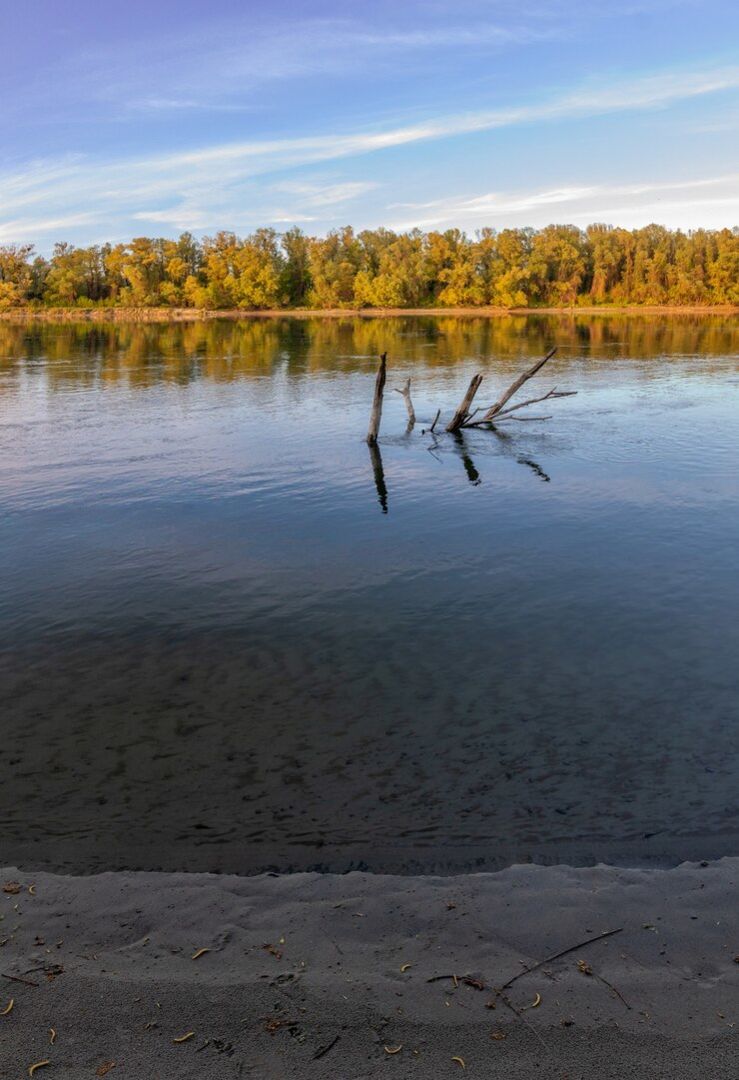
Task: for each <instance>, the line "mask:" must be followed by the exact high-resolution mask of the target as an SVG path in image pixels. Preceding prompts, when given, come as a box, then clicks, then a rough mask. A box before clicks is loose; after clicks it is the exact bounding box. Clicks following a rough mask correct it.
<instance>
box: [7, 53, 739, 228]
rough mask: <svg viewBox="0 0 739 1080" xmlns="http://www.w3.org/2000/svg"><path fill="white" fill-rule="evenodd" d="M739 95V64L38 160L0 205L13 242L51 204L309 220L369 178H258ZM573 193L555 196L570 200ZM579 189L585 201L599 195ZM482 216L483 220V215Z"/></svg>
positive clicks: (106, 211) (58, 211)
mask: <svg viewBox="0 0 739 1080" xmlns="http://www.w3.org/2000/svg"><path fill="white" fill-rule="evenodd" d="M737 88H739V67H724V68H717V69H709V70H703V71H693V72H672V73H667V74H659V75H653V76H649V77H645V78H641V79H631V80H628V81H623V80H622V81H619V82H616V83H612V84H611V85H604V84H602V83H601V84H599V85H595V84H591V85H588V86H583V87H580V88H579V89H577V90H575V91H572V92H569V93H561V94H559V95H553V96H551V97H549V98H548V99H547V100H544V101H539V102H536V103H527V104H524V105H511V106H507V107H502V108H495V109H488V110H481V111H477V112H465V113H457V114H454V115H447V116H440V117H436V118H430V119H426V120H424V121H422V122H419V123H417V124H412V125H401V126H395V125H386V126H384V127H380V126H378V127H376V128H374V129H371V130H368V129H363V130H359V131H354V132H348V133H347V132H344V133H330V134H325V133H324V134H315V135H300V136H297V137H292V138H283V139H265V140H250V141H242V142H227V143H221V144H217V145H212V146H205V147H197V148H193V149H191V150H184V151H178V152H174V153H167V154H157V155H153V156H149V157H139V158H132V159H125V160H120V159H114V160H99V159H95V158H92V157H86V158H80V157H75V158H68V159H65V160H61V161H50V162H49V161H47V162H34V163H29V164H28V165H26V166H25V167H24V168H19V169H17V170H15V171H6V172H5V173H0V207H2V212H4V213H5V214H6V215H11V214H12V215H13V217H14V219H15V221H16V225H13V223H12V222H7V221H6V223H5V225H4V226H3V228H4V235H6V236H7V235H8V229H10V228H13V227H20V224H21V219H22V214H23V213H24V212H26V211H30V210H32V209H33V208H38V207H43V215H42V216H43V217H45V218H49V219H52V220H54V219H62V218H65V217H69V216H70V215H75V214H79V213H85V214H86V215H98V216H99V218H100V220H101V221H106V222H110V220H111V219H118V220H119V221H123V220H130V219H133V220H144V219H146V220H149V221H158V222H160V223H162V224H168V225H172V226H174V227H176V228H186V227H189V228H194V229H197V228H211V227H213V226H217V225H230V224H232V222H233V220H234V219H237V220H238V219H239V218H240V217H241V215H242V213H243V211H242V210H241V208H242V207H243V206H244V205H248V203H247V199H249V200H251V205H252V206H253V208H254V212H255V213H256V212H260V213H261V214H262V221H268V220H276V218H275V217H272V218H270V217H269V216H268V214H269V212H270V205H269V203H270V201H271V202H272V208H273V209H272V213H277V212H278V211H277V210H274V199H273V196H274V193H282V194H288V195H291V196H292V198H293V202H294V204H295V205H291V206H286V205H283V206H282V207H280V208H279V212H280V213H281V214H284V215H287V216H288V217H292V216H293V215H296V216H297V217H298V218H300V214H301V213H303V212H305V213H306V214H308V211H309V210H310V208H311V207H312V208H314V209H315V208H319V207H327V208H328V207H330V206H331V205H332V204H335V203H338V202H341V201H345V200H346V199H348V198H351V197H353V196H355V195H356V194H360V193H364V192H367V191H369V190H370V188H369V186H368V185H369V181H368V182H366V183H362V182H355V181H344V180H341V179H338V180H332V181H331V183H329V184H328V185H321V184H320V183H316V182H314V181H312V180H304V179H303V178H301V177H300V176H298V177H297V178H295V179H293V178H292V177H287V178H281V179H280V180H279V181H276V182H272V183H271V184H270V185H269V187H268V186H267V185H265V183H264V181H263V180H262V182H261V183H257V181H256V178H258V177H260V176H261V177H264V176H267V175H268V174H273V175H274V174H279V173H280V172H284V171H289V170H293V171H294V170H297V169H300V168H303V167H307V166H314V165H316V164H318V163H323V162H328V161H336V160H340V159H348V158H352V157H357V156H359V155H367V154H373V153H377V152H379V151H383V150H389V149H392V148H395V147H402V146H408V145H411V144H414V143H422V142H430V141H433V140H441V139H449V138H452V137H456V136H459V135H463V134H467V135H469V134H474V133H483V132H487V131H493V130H495V129H501V128H509V127H516V126H522V125H530V124H536V123H549V122H564V121H572V120H575V121H576V120H580V119H584V118H586V117H595V116H603V115H607V114H610V113H617V112H625V111H638V110H642V111H643V110H649V109H660V108H666V107H668V106H670V105H673V104H675V103H677V102H681V101H686V100H689V99H695V98H699V97H705V96H707V95H710V94H716V93H719V92H722V91H729V90H736V89H737ZM291 184H292V185H293V186H292V190H291V189H290V185H291ZM286 185H287V186H286ZM568 190H569V189H563V191H564V194H563V193H562V192H560V193H559V194H558V195H551V196H550V197H551V198H557V199H558V200H559V201H564V202H567V200H568V196H567V191H568ZM573 190H574V191H575V193H576V196H577V197H580V198H582V197H585V196H586V195H587V192H588V190H589V189H587V188H585V189H583V188H581V187H578V188H576V189H573ZM483 198H484V197H483ZM283 203H284V200H283ZM491 209H492V208H491ZM522 209H526V207H522ZM450 212H451V209H450ZM454 212H455V213H457V214H459V215H460V217H462V216H464V214H465V213H468V212H469V211H467V210H466V209H465V207H464V205H463V204H461V203H459V204H458V205H457V207H456V210H455V211H454ZM474 212H480V213H482V212H483V208H482V207H478V208H477V210H476V211H474ZM306 219H307V218H304V220H306ZM281 220H285V218H284V217H283V218H281ZM18 238H19V239H22V236H19V237H18Z"/></svg>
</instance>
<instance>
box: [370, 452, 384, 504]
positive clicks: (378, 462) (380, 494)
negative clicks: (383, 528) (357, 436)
mask: <svg viewBox="0 0 739 1080" xmlns="http://www.w3.org/2000/svg"><path fill="white" fill-rule="evenodd" d="M369 452H370V461H371V462H372V472H373V473H374V477H375V488H376V489H377V500H378V502H379V504H380V506H381V507H382V512H383V514H386V513H387V486H386V484H385V470H384V469H383V467H382V455H381V453H380V447H379V446H378V445H377V443H376V442H371V443H369Z"/></svg>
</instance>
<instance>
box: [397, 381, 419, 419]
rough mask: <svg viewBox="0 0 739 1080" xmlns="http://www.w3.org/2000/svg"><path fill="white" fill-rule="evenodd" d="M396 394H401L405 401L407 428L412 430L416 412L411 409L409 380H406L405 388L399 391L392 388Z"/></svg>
mask: <svg viewBox="0 0 739 1080" xmlns="http://www.w3.org/2000/svg"><path fill="white" fill-rule="evenodd" d="M393 390H394V391H395V393H396V394H401V395H402V397H403V400H404V401H405V407H406V409H407V410H408V426H409V428H412V427H413V425H414V424H415V422H416V411H415V409H414V408H413V402H412V401H411V380H410V379H406V381H405V386H404V387H402V389H399V388H398V387H397V386H394V387H393Z"/></svg>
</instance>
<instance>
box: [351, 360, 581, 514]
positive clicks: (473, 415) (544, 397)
mask: <svg viewBox="0 0 739 1080" xmlns="http://www.w3.org/2000/svg"><path fill="white" fill-rule="evenodd" d="M556 351H557V350H556V348H554V349H550V350H549V352H548V353H547V354H546V356H544V357H542V359H541V360H537V361H536V363H535V364H533V365H532V366H531V367H530V368H528V370H527V371H524V372H523V374H521V375H519V376H518V378H517V379H515V380H514V381H513V382H512V383H511V384H510V386H509V387H508V388H507V389H506V390H505V391H504V392H503V393H502V394H501V395H500V397H499V398H498V400H497V401H496V402H495V403H494V404H493V405H489V406H479V407H478V408H476V409H473V408H472V403H473V401H474V400H475V395H476V394H477V391H478V390H479V389H480V385H481V383H482V373H481V372H478V373H477V374H476V375H473V376H472V379H471V380H470V384H469V386H468V387H467V391H466V393H465V395H464V397H463V398H462V400H461V402H460V403H459V407H458V408H457V411H456V412H455V413H454V416H453V417H452V419H451V420H450V421H449V423H448V424H447V425H446V431H447V432H449V433H450V434H457V435H459V434H460V433H461V432H462V431H463V430H464V429H466V428H488V429H489V430H495V429H496V428H497V426H498V424H502V423H503V422H504V421H506V422H507V421H511V422H513V421H515V422H519V423H529V422H531V421H537V420H551V416H531V415H528V416H519V415H518V413H519V411H520V410H521V409H526V408H528V406H529V405H536V404H537V403H539V402H542V401H553V400H554V399H555V398H563V397H572V396H573V395H575V394H576V393H577V391H576V390H558V389H557V388H556V386H554V387H552V389H551V390H548V391H547V393H546V394H540V395H539V397H533V398H528V399H527V400H526V401H520V402H518V404H517V405H510V406H509V405H508V402H509V401H510V400H511V398H512V397H513V395H514V394H516V393H517V392H518V391H519V390H520V389H521V387H522V386H523V385H524V383H526V382H528V380H529V379H531V378H533V377H534V375H536V374H537V372H539V371H541V369H542V368H543V367H544V365H545V364H546V363H547V361H548V360H551V358H552V357H553V356H554V354H555V352H556ZM386 374H387V353H383V354H382V356H381V357H380V367H379V369H378V371H377V378H376V380H375V395H374V399H373V402H372V413H371V415H370V424H369V431H368V432H367V442H368V444H369V446H370V448H372V447H376V445H377V436H378V434H379V431H380V420H381V418H382V399H383V393H384V389H385V378H386ZM393 389H394V390H395V393H396V394H400V395H401V396H402V398H403V400H404V401H405V406H406V409H407V411H408V428H407V430H408V431H409V432H410V431H412V430H413V426H414V424H415V422H416V411H415V409H414V408H413V401H412V400H411V380H410V379H406V381H405V385H404V386H403V387H394V388H393ZM506 406H507V407H506ZM440 416H441V409H439V410H438V411H437V413H436V416H435V417H434V421H433V423H432V424H431V427H430V428H428V429H426V428H424V431H423V434H424V435H425V434H426V432H427V430H428V433H429V434H431V435H433V436H434V439H436V436H435V435H434V429H435V428H436V425H437V424H438V422H439V417H440ZM499 434H501V436H502V433H499ZM463 460H464V456H463ZM465 467H467V462H466V461H465ZM373 468H374V470H375V478H376V479H377V476H378V471H379V470H378V469H377V466H376V462H375V461H374V459H373ZM380 469H381V465H380ZM473 469H474V466H473ZM475 473H476V470H475ZM468 475H470V480H471V481H472V482H473V483H476V482H478V477H477V475H475V476H473V475H471V474H470V473H469V470H468ZM545 478H546V479H548V477H546V475H545ZM382 488H384V482H382V483H380V484H378V493H380V502H381V503H382V504H383V509H386V505H387V493H386V492H383V491H382V490H381V489H382Z"/></svg>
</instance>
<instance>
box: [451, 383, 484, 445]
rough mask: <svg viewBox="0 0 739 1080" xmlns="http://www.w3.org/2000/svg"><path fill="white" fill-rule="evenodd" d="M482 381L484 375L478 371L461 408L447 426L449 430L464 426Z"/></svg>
mask: <svg viewBox="0 0 739 1080" xmlns="http://www.w3.org/2000/svg"><path fill="white" fill-rule="evenodd" d="M481 382H482V375H480V374H479V373H478V374H477V375H473V376H472V379H471V380H470V385H469V386H468V387H467V393H466V394H465V395H464V397H463V398H462V401H461V402H460V405H459V408H458V409H457V411H456V412H455V414H454V416H453V417H452V418H451V420H450V421H449V423H448V424H447V426H446V430H447V431H449V432H453V431H459V429H460V428H461V427H463V426H464V422H465V420H466V419H467V418H468V416H469V414H470V406H471V405H472V402H473V401H474V398H475V394H476V393H477V391H478V390H479V389H480V383H481Z"/></svg>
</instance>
